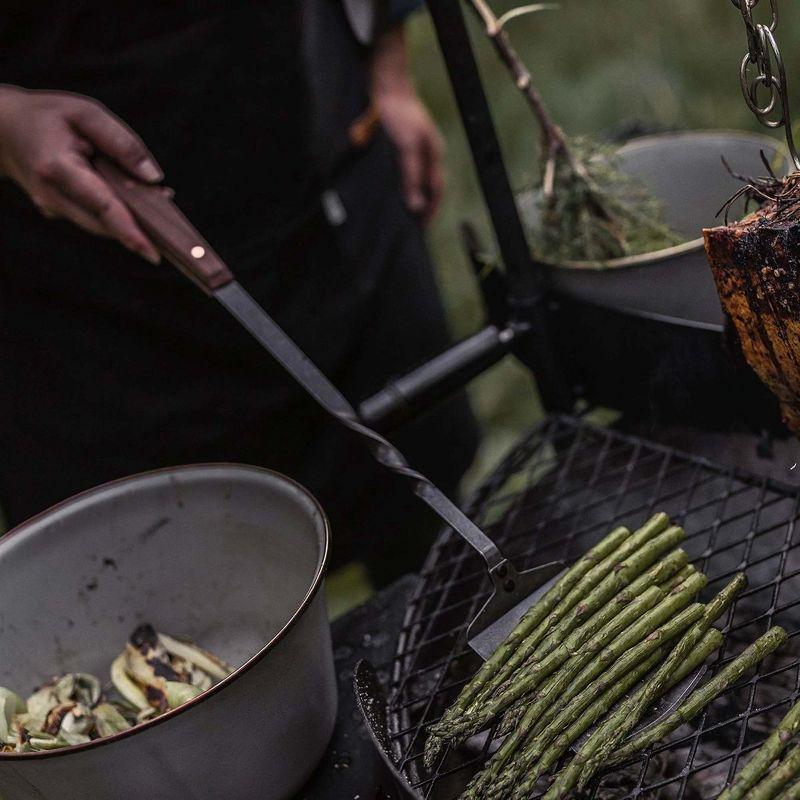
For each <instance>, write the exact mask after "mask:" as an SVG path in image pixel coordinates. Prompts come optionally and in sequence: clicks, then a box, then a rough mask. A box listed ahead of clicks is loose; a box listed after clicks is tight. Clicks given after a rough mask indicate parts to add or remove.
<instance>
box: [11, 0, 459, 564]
mask: <svg viewBox="0 0 800 800" xmlns="http://www.w3.org/2000/svg"><path fill="white" fill-rule="evenodd" d="M87 5H91V4H87ZM183 5H184V4H171V3H164V4H159V5H158V8H159V9H160V11H158V12H155V11H154V13H153V15H151V21H152V19H158V18H159V14H161V18H160V23H161V24H162V26H163V28H162V30H161V31H160V32H159V31H157V30H153V29H148V30H147V31H139V32H138V34H137V31H136V27H135V25H134V26H133V28H132V29H130V28H126V27H125V24H126V20H120V19H119V15H122V16H125V15H124V13H123V12H124V5H123V6H122V8H121V10H120V11H119V12H117V11H116V9H115V13H113V14H112V13H108V12H106V13H104V14H102V15H101V16H100V17H96V16H95V17H93V16H92V15H91V14H90V13H89V12H86V15H85V16H84V17H83V18H82V22H81V26H79V29H80V31H82V34H81V39H80V41H87V40H86V39H85V33H86V30H87V25H88V22H90V21H91V22H92V24H94V25H97V26H100V27H99V29H98V31H97V32H96V33H97V35H98V36H99V37H100V41H102V42H104V43H105V46H104V47H103V48H101V49H100V51H99V52H89V53H85V52H82V51H80V47H78V46H77V45H75V43H74V42H75V41H77V40H73V39H72V38H71V36H72V34H74V32H75V29H76V28H75V26H76V25H77V24H78V23H77V22H76V21H75V20H74V19H72V16H73V15H72V14H71V15H70V18H71V19H72V22H71V24H72V27H70V28H69V30H68V31H64V32H62V36H61V38H60V39H59V37H58V36H56V37H55V39H56V40H58V41H61V45H60V46H61V47H62V48H63V49H64V52H65V55H63V57H62V65H61V69H56V68H55V67H56V65H55V63H54V60H53V58H50V59H46V58H42V56H41V54H40V56H39V57H40V59H42V60H41V62H40V63H41V66H40V67H37V66H36V65H31V66H30V67H28V69H29V74H28V75H25V74H24V71H23V69H22V68H21V67H20V68H18V72H19V74H18V75H17V76H14V75H13V71H12V77H15V78H16V82H18V83H20V84H22V85H28V86H40V87H42V88H44V87H47V88H66V89H70V90H73V91H81V92H82V93H85V94H88V95H91V96H95V97H98V98H99V99H101V100H103V102H105V103H106V104H107V105H108V106H109V107H110V108H111V109H112V110H114V111H115V112H116V113H118V114H119V115H120V116H121V117H122V118H123V119H125V120H126V121H128V122H129V123H130V124H131V126H132V127H133V128H134V129H136V130H137V131H139V132H140V133H141V134H142V136H143V138H144V139H145V141H146V142H147V143H148V145H149V146H150V147H151V149H152V150H153V152H154V154H155V155H156V157H157V158H158V160H159V161H160V163H161V164H162V166H163V167H164V169H165V172H166V175H167V180H168V182H169V183H170V184H171V185H173V186H175V187H176V190H177V198H176V199H177V201H178V203H179V205H181V207H182V208H183V209H184V210H185V211H186V212H187V214H188V215H189V217H190V218H191V219H192V220H193V222H195V224H196V225H197V226H198V228H199V229H200V230H201V231H202V232H203V233H204V235H206V236H207V238H208V239H209V240H210V241H211V243H212V244H213V245H214V246H215V248H217V249H218V250H219V252H220V253H221V255H222V256H223V258H225V259H226V260H227V261H228V263H229V265H230V266H231V268H232V269H233V271H234V272H235V273H236V275H237V276H238V277H239V279H240V280H241V281H242V283H244V284H245V286H246V287H247V288H248V289H249V291H251V292H252V293H253V295H254V296H255V297H256V298H257V299H258V300H259V301H260V302H261V303H263V305H264V306H265V307H266V308H267V309H268V310H269V311H270V312H271V313H272V314H273V315H274V316H275V317H276V319H277V320H278V322H279V323H280V324H281V325H282V326H283V327H284V328H285V329H286V330H287V331H288V332H289V333H290V335H292V336H293V337H294V338H295V340H296V341H297V342H298V344H299V345H300V346H301V347H302V348H303V349H304V350H305V351H306V352H308V353H309V355H310V356H311V357H312V358H313V359H314V360H315V361H316V362H317V363H318V364H319V365H320V366H321V367H322V368H323V369H324V370H325V371H326V373H327V374H328V375H329V376H331V377H332V378H333V379H334V380H335V381H336V382H337V383H338V384H339V385H340V386H341V387H342V388H343V389H344V391H345V392H346V393H347V394H348V395H349V396H350V397H351V398H352V399H353V400H357V399H360V398H361V397H363V396H364V395H366V394H367V393H368V392H370V391H372V390H374V389H376V388H377V387H378V386H379V385H380V383H381V382H382V381H383V380H384V379H385V378H386V377H388V376H390V375H392V374H396V373H398V372H401V371H404V370H406V369H408V368H409V367H411V366H413V365H414V364H416V363H417V362H418V361H420V360H421V359H422V358H424V357H426V356H427V355H431V354H433V353H435V352H436V351H438V350H439V349H441V348H442V347H443V346H445V344H446V343H447V340H448V338H447V331H446V327H445V324H444V316H443V312H442V308H441V305H440V302H439V299H438V293H437V291H436V287H435V284H434V282H433V277H432V272H431V268H430V264H429V262H428V259H427V255H426V252H425V249H424V245H423V242H422V238H421V236H420V232H419V230H418V227H417V225H416V223H415V221H414V220H412V219H411V218H410V216H409V215H408V213H407V211H406V209H405V207H404V204H403V202H402V199H401V196H400V193H399V190H398V188H397V187H398V186H399V181H398V174H397V168H396V165H395V159H394V154H393V151H392V148H391V147H390V145H389V143H388V142H387V140H386V139H385V138H384V137H382V136H379V137H378V138H377V139H376V141H374V142H373V143H372V145H371V146H370V147H369V148H368V150H367V151H366V152H364V153H361V154H360V155H359V157H358V158H356V159H351V160H350V161H349V162H348V165H347V168H346V169H344V170H341V169H340V170H338V171H336V175H335V177H331V175H332V173H325V174H328V175H329V177H327V178H323V177H322V175H323V173H322V172H321V171H320V170H319V169H316V168H315V169H312V168H311V166H310V165H311V163H312V159H311V158H310V156H309V153H311V152H312V150H313V142H310V141H308V140H307V138H306V137H305V132H306V131H307V130H311V129H314V126H311V125H309V120H308V118H307V113H308V109H309V107H311V106H312V105H313V104H312V102H311V99H310V98H308V97H306V96H304V94H303V92H302V85H303V82H302V80H301V79H300V76H301V75H302V74H303V73H302V70H303V65H302V63H300V60H299V58H297V56H298V54H299V53H300V52H301V49H300V47H299V42H298V40H297V39H294V38H292V37H291V36H289V35H288V33H287V28H288V29H289V30H291V28H292V26H291V25H288V26H283V27H281V26H278V25H277V22H276V20H278V19H280V18H281V17H282V15H281V14H280V13H278V9H277V8H276V7H278V6H280V7H282V8H283V10H284V14H283V18H284V21H285V20H292V19H293V17H292V12H291V10H290V9H293V8H296V7H297V6H296V5H295V4H286V5H285V4H282V3H275V4H265V5H264V6H263V7H262V6H260V5H259V4H248V3H243V4H241V6H240V7H238V8H235V9H234V10H228V8H227V7H226V9H225V10H224V11H220V9H219V8H217V9H214V8H212V9H210V10H209V11H208V13H207V14H206V15H201V18H197V19H187V18H186V17H185V16H182V15H183V12H182V11H181V10H178V9H182V8H183ZM211 5H212V6H213V5H214V4H211ZM70 8H71V9H72V8H73V6H70ZM164 8H166V9H168V10H169V9H176V10H174V11H173V12H171V13H172V14H173V16H170V14H168V13H166V12H163V9H164ZM264 8H270V9H272V11H271V12H269V13H267V12H265V11H264ZM130 11H131V13H130V15H129V16H130V17H136V18H137V19H139V18H140V17H146V16H147V12H146V11H145V10H143V9H142V8H141V4H136V5H135V6H134V5H131V6H130ZM78 16H80V15H78ZM111 20H114V21H113V23H112V22H111ZM127 22H130V19H129V20H127ZM41 24H42V25H46V24H48V23H46V22H45V21H42V22H41ZM51 24H52V23H51ZM106 24H109V25H112V24H113V26H115V28H116V29H117V30H115V31H111V32H109V31H107V30H105V29H104V28H103V27H102V26H103V25H106ZM272 25H274V26H275V27H274V29H273V28H272V27H271V26H272ZM279 27H280V32H279V33H276V31H277V30H278V28H279ZM117 31H119V33H118V32H117ZM131 31H132V32H131ZM272 34H274V35H272ZM49 35H51V34H48V36H49ZM136 35H141V37H142V38H141V40H139V39H137V38H136ZM345 35H346V34H345V32H344V28H342V36H343V38H342V46H343V47H344V48H350V49H349V50H348V52H349V53H350V55H351V57H352V58H353V59H354V60H353V62H352V63H353V68H354V69H355V68H357V66H358V65H357V63H356V62H357V60H358V59H359V58H360V57H361V55H360V51H359V50H358V48H357V47H356V46H355V45H354V44H353V43H352V42H349V41H345V39H344V36H345ZM118 37H120V40H121V41H123V44H119V42H118V43H117V44H116V45H115V44H114V42H115V41H117V38H118ZM131 37H133V41H131V40H130V38H131ZM88 41H91V39H88ZM95 41H97V37H96V38H95ZM68 43H72V44H71V45H69V46H68ZM50 46H51V48H52V47H56V45H55V44H53V43H51V44H50ZM76 47H77V49H78V50H79V51H80V52H79V53H77V54H76V53H75V52H74V48H76ZM70 48H72V49H70ZM343 52H344V51H343ZM67 53H68V54H70V59H72V60H71V61H70V60H69V59H67V55H66V54H67ZM65 60H66V62H65ZM45 66H48V67H49V69H45ZM48 72H49V74H48ZM26 78H27V83H25V79H26ZM1 79H2V80H3V81H7V82H11V83H14V82H15V80H9V78H7V77H6V76H5V75H3V76H2V78H1ZM37 79H38V82H37ZM287 86H288V87H292V91H287ZM312 88H313V86H312ZM356 99H357V95H356V94H355V93H353V102H355V100H356ZM315 163H316V162H315ZM331 185H333V187H334V188H335V189H336V190H337V191H338V194H339V197H340V199H341V202H342V204H343V206H344V208H345V209H346V212H347V220H346V222H345V223H344V224H342V225H339V226H331V225H330V224H328V222H327V221H326V219H325V216H324V214H323V212H322V208H321V206H320V203H319V200H318V198H319V195H320V192H321V191H322V189H324V188H330V186H331ZM0 214H1V215H2V223H0V281H2V296H1V297H0V314H1V315H2V316H0V326H1V327H0V334H1V335H0V385H2V388H3V391H2V392H1V393H0V395H2V401H1V402H3V404H4V406H3V415H2V430H1V431H0V436H2V445H3V452H2V456H0V502H1V503H2V505H3V506H4V508H5V510H6V513H7V515H8V517H9V519H10V521H11V522H12V523H14V522H18V521H20V520H22V519H24V518H26V517H28V516H30V515H31V514H33V513H35V512H37V511H40V510H42V509H43V508H46V507H47V506H48V505H50V504H52V503H53V502H55V501H58V500H60V499H63V498H64V497H67V496H69V495H70V494H73V493H75V492H76V491H80V490H82V489H85V488H88V487H90V486H92V485H96V484H98V483H101V482H104V481H106V480H110V479H113V478H116V477H120V476H123V475H126V474H131V473H134V472H138V471H142V470H147V469H152V468H156V467H159V466H168V465H173V464H180V463H187V462H199V461H237V462H245V463H254V464H262V465H265V466H269V467H272V468H275V469H278V470H280V471H282V472H285V473H287V474H289V475H291V476H292V477H294V478H295V479H297V480H299V481H300V482H302V483H304V484H305V485H307V486H309V488H310V489H311V490H312V491H314V492H315V493H316V494H317V495H318V496H319V497H320V500H321V501H322V503H323V505H324V506H325V507H326V509H327V511H328V513H329V514H330V515H331V517H332V519H333V522H334V532H335V536H336V540H337V547H336V548H335V550H336V556H337V559H336V560H337V561H343V560H345V559H346V558H349V557H351V556H352V555H359V554H362V555H363V554H365V555H366V556H367V557H368V558H369V560H370V561H372V562H373V563H381V562H384V563H385V562H386V561H387V559H390V560H391V562H392V564H391V567H390V570H389V571H388V572H387V573H386V574H385V577H391V575H392V574H393V573H394V572H399V571H402V570H403V569H405V568H410V567H413V566H414V565H415V564H416V562H417V561H418V558H419V556H420V551H421V550H422V549H423V548H424V547H425V546H427V541H426V538H425V537H427V535H428V533H429V531H430V529H431V527H432V525H433V524H434V523H433V521H432V520H431V519H430V518H429V517H426V516H425V515H424V513H423V512H422V511H421V510H420V509H419V507H418V506H417V505H416V501H415V500H414V499H413V498H412V497H411V496H410V494H408V493H407V490H406V488H405V487H404V486H402V485H400V484H399V483H398V482H395V481H394V480H393V479H390V478H387V477H385V476H384V475H383V474H382V473H380V472H379V471H378V470H377V468H375V467H374V466H373V465H372V463H371V462H370V460H369V458H368V455H367V454H366V452H365V451H364V449H363V447H362V445H361V444H360V443H358V442H354V441H352V440H351V439H350V438H348V436H347V435H345V434H343V433H342V432H340V431H339V430H338V429H336V428H334V427H333V426H331V424H330V423H329V421H328V420H327V419H326V418H325V417H324V416H323V415H322V414H321V413H320V412H319V411H318V410H317V409H316V407H315V406H314V405H313V404H312V403H311V402H310V401H309V400H308V399H307V398H306V397H305V396H304V395H303V394H302V393H300V392H299V391H298V390H297V389H296V387H295V386H294V384H293V383H292V382H291V381H290V380H289V379H288V378H286V376H285V375H284V374H283V373H282V372H281V370H280V369H278V368H277V367H276V366H274V365H273V364H272V362H271V361H270V359H269V357H268V356H267V355H266V354H265V353H264V352H263V351H261V350H260V349H259V348H258V347H257V346H256V345H255V344H254V343H253V342H252V341H251V340H250V338H249V337H248V335H247V334H246V333H244V332H243V331H241V330H240V329H239V328H238V326H237V325H236V324H235V323H234V322H233V321H232V320H231V319H230V318H229V316H228V315H227V314H226V313H225V312H224V311H223V310H222V309H221V308H220V307H219V306H218V305H217V304H216V303H215V302H214V301H213V300H210V299H209V298H207V297H205V296H204V295H203V294H202V293H201V292H199V291H198V290H197V289H196V288H195V287H194V286H193V285H191V284H190V283H189V282H188V281H186V279H185V278H183V277H182V276H181V275H180V274H178V273H177V272H176V271H175V270H173V269H171V268H170V267H168V266H162V267H152V266H151V265H149V264H147V263H146V262H144V261H141V260H139V259H137V258H136V257H134V256H132V255H130V254H128V253H127V252H125V251H124V250H123V249H122V248H121V247H119V246H118V245H116V244H115V243H113V242H107V241H103V240H99V239H96V238H94V237H91V236H89V235H87V234H84V233H82V232H81V231H78V230H76V229H74V228H72V227H71V226H69V225H68V224H67V223H63V222H55V223H54V222H52V221H48V220H45V219H43V218H42V217H40V216H39V215H38V214H37V213H36V212H35V211H34V210H33V209H32V208H31V207H30V204H28V203H27V201H24V200H21V199H20V193H19V192H14V191H9V189H8V187H6V191H5V192H4V194H3V195H2V196H0ZM398 442H399V443H400V444H401V445H402V446H404V447H405V448H406V449H407V450H408V451H409V455H410V456H411V458H412V459H413V460H414V461H415V462H416V463H417V464H418V465H419V466H420V467H421V468H422V469H424V470H428V471H430V472H431V474H432V477H434V479H436V480H440V481H441V482H442V483H443V484H444V486H445V488H446V489H447V490H449V491H454V490H455V486H456V483H457V481H458V479H459V477H460V475H461V473H462V471H463V469H464V468H466V466H467V465H468V463H469V461H470V460H471V457H472V454H473V451H474V445H475V431H474V423H473V421H472V418H471V416H470V414H469V411H468V409H467V407H466V404H465V403H464V402H463V401H459V402H457V403H456V404H455V405H454V406H451V408H450V410H449V411H447V412H445V413H442V414H437V415H436V417H435V418H434V417H431V418H429V419H428V420H424V421H421V422H420V423H418V424H416V425H414V426H410V427H409V428H408V429H407V430H406V431H404V432H403V434H402V435H401V436H399V438H398ZM401 536H402V537H403V538H402V542H401V540H400V538H399V537H401ZM393 541H394V545H392V542H393ZM386 548H388V549H386ZM370 555H372V557H371V558H370ZM403 558H406V559H407V560H406V561H403Z"/></svg>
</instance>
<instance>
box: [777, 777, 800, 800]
mask: <svg viewBox="0 0 800 800" xmlns="http://www.w3.org/2000/svg"><path fill="white" fill-rule="evenodd" d="M778 800H800V781H795V782H794V783H792V784H790V785H789V786H788V787H787V788H786V789H784V791H783V793H782V794H780V795H778Z"/></svg>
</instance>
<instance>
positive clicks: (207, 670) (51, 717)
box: [0, 624, 233, 753]
mask: <svg viewBox="0 0 800 800" xmlns="http://www.w3.org/2000/svg"><path fill="white" fill-rule="evenodd" d="M231 672H233V669H232V668H231V667H230V666H228V665H227V664H225V662H223V661H222V660H220V659H219V658H217V657H216V656H215V655H213V654H212V653H209V652H207V651H206V650H202V649H201V648H199V647H197V645H195V644H193V643H192V642H188V641H180V640H178V639H174V638H172V637H171V636H167V635H166V634H163V633H159V632H157V631H156V630H155V628H153V626H152V625H149V624H144V625H140V626H139V627H138V628H137V629H136V630H135V631H134V632H133V633H132V634H131V637H130V639H129V640H128V642H127V643H126V644H125V649H124V650H123V651H122V653H120V655H119V656H117V658H115V659H114V661H113V662H112V664H111V671H110V676H111V681H110V686H109V689H108V691H107V692H104V691H103V688H102V686H101V683H100V681H99V680H98V679H97V678H96V677H94V676H93V675H88V674H86V673H82V672H75V673H68V674H66V675H62V676H59V677H56V678H53V679H52V680H50V681H48V682H47V683H46V684H44V685H43V686H41V687H39V688H38V689H37V690H36V691H35V692H34V693H33V694H32V695H31V696H30V697H29V698H28V699H27V701H25V700H23V699H22V698H21V697H20V696H19V695H17V694H15V693H14V692H12V691H11V690H9V689H4V688H2V687H0V749H1V750H2V751H3V752H17V753H27V752H32V751H36V750H55V749H58V748H60V747H69V746H70V745H75V744H83V743H85V742H90V741H93V740H94V739H102V738H104V737H106V736H113V735H114V734H115V733H119V732H121V731H124V730H127V729H128V728H131V727H133V726H134V725H136V724H137V723H139V722H142V721H143V720H146V719H150V718H152V717H157V716H159V715H160V714H163V713H164V712H165V711H168V710H169V709H171V708H177V707H178V706H180V705H183V704H184V703H186V702H188V701H189V700H191V699H192V698H194V697H197V695H199V694H200V693H201V692H204V691H205V690H206V689H210V688H211V687H212V686H213V685H214V684H215V683H217V682H218V681H220V680H222V679H223V678H226V677H227V676H228V675H230V674H231Z"/></svg>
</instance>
